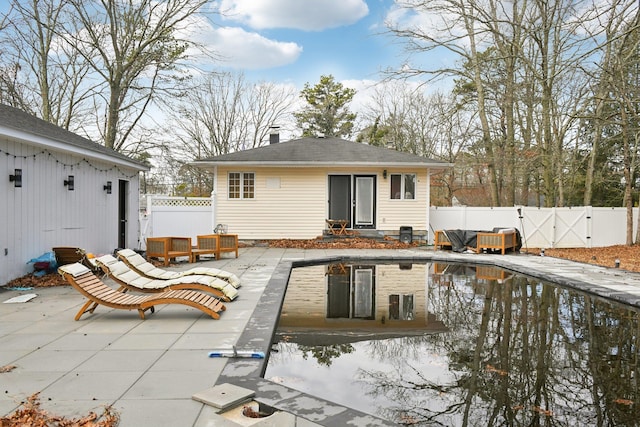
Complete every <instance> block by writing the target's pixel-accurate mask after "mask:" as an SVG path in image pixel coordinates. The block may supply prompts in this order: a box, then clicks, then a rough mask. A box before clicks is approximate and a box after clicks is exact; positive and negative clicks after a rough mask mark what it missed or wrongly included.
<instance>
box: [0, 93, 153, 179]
mask: <svg viewBox="0 0 640 427" xmlns="http://www.w3.org/2000/svg"><path fill="white" fill-rule="evenodd" d="M0 126H3V127H7V128H11V129H15V130H18V131H21V132H25V133H28V134H31V135H36V136H40V137H42V138H45V139H47V140H51V141H56V142H58V143H63V144H65V145H67V146H69V147H70V148H71V147H73V148H75V149H80V150H88V151H90V152H93V153H95V154H96V155H99V156H100V157H104V156H108V157H111V158H113V159H114V160H115V159H119V160H122V161H124V162H127V163H131V164H132V166H137V167H138V168H140V169H141V170H146V169H148V166H147V165H145V164H144V163H141V162H138V161H135V160H133V159H131V158H130V157H128V156H125V155H124V154H122V153H119V152H117V151H115V150H112V149H110V148H107V147H105V146H104V145H100V144H96V143H95V142H93V141H91V140H89V139H87V138H84V137H82V136H80V135H77V134H75V133H73V132H70V131H68V130H65V129H63V128H61V127H59V126H56V125H54V124H52V123H49V122H47V121H44V120H42V119H39V118H37V117H35V116H32V115H31V114H28V113H25V112H24V111H21V110H18V109H17V108H13V107H10V106H8V105H3V104H0ZM71 151H74V150H71Z"/></svg>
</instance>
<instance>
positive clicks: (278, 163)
mask: <svg viewBox="0 0 640 427" xmlns="http://www.w3.org/2000/svg"><path fill="white" fill-rule="evenodd" d="M190 164H191V165H193V166H197V167H202V168H213V167H216V166H218V167H220V166H230V167H234V166H242V167H247V166H251V167H287V168H307V167H332V166H341V167H389V168H390V167H417V168H424V169H448V168H451V167H453V164H451V163H422V162H340V161H322V162H292V161H208V160H196V161H194V162H191V163H190Z"/></svg>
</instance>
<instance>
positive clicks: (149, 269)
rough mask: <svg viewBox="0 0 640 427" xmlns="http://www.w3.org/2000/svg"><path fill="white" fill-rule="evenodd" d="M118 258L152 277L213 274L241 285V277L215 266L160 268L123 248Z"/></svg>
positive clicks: (236, 285)
mask: <svg viewBox="0 0 640 427" xmlns="http://www.w3.org/2000/svg"><path fill="white" fill-rule="evenodd" d="M116 255H117V257H118V259H119V260H120V261H122V262H124V263H125V264H127V265H128V266H129V267H130V268H131V269H132V270H134V271H137V272H138V273H139V274H141V275H142V276H146V277H149V278H151V279H161V280H170V279H178V278H180V277H185V276H193V275H198V276H213V277H217V278H219V279H222V280H225V281H227V282H229V284H231V286H233V287H234V288H239V287H240V279H239V278H238V276H236V275H235V274H233V273H230V272H228V271H225V270H220V269H219V268H214V267H193V268H190V269H188V270H182V271H172V270H164V269H162V268H158V267H156V266H155V265H153V264H152V263H150V262H149V261H147V260H146V259H144V257H143V256H142V255H140V254H138V253H136V251H133V250H131V249H121V250H119V251H118V252H117V253H116Z"/></svg>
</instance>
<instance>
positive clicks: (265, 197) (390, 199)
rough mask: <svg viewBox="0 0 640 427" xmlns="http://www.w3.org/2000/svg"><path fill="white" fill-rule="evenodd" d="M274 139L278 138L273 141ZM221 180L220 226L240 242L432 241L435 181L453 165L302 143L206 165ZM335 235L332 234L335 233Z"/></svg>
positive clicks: (339, 143)
mask: <svg viewBox="0 0 640 427" xmlns="http://www.w3.org/2000/svg"><path fill="white" fill-rule="evenodd" d="M272 137H273V135H272ZM193 164H194V165H196V166H198V167H200V168H203V169H206V170H209V171H211V172H212V174H213V176H214V190H213V216H214V223H216V224H224V225H226V226H227V230H228V232H229V233H233V234H238V236H239V238H240V239H246V240H259V239H287V238H288V239H309V238H315V237H318V236H319V235H322V234H326V233H327V231H333V232H334V233H336V232H340V230H341V228H342V227H343V226H344V231H346V232H347V233H348V234H352V235H353V234H359V235H364V236H368V237H374V236H386V235H391V236H395V237H398V236H399V233H400V229H401V228H402V227H405V229H409V230H411V233H412V235H413V236H416V238H417V237H420V238H422V239H424V238H425V237H426V235H427V230H428V224H429V205H430V202H429V199H430V179H431V175H432V174H433V173H435V172H438V171H442V170H443V169H445V168H449V167H450V166H451V164H449V163H446V162H442V161H438V160H433V159H429V158H426V157H422V156H417V155H414V154H411V153H406V152H400V151H397V150H393V149H388V148H383V147H377V146H372V145H368V144H363V143H357V142H353V141H348V140H344V139H340V138H311V137H309V138H301V139H294V140H290V141H286V142H279V141H278V139H277V137H276V138H272V141H271V144H269V145H267V146H263V147H259V148H254V149H249V150H245V151H239V152H235V153H229V154H224V155H220V156H216V157H212V158H209V159H203V160H199V161H196V162H194V163H193ZM329 228H331V229H332V230H329Z"/></svg>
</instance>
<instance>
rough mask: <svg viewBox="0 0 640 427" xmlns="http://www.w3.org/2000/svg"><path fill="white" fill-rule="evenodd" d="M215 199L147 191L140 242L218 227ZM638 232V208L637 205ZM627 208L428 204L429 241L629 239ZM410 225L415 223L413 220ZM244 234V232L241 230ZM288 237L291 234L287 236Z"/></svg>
mask: <svg viewBox="0 0 640 427" xmlns="http://www.w3.org/2000/svg"><path fill="white" fill-rule="evenodd" d="M211 207H212V200H211V198H208V197H188V198H185V197H166V196H147V197H146V210H145V211H144V212H142V213H141V214H140V230H141V236H140V242H141V244H142V245H143V246H142V248H141V249H145V247H144V242H145V240H146V238H147V237H152V236H187V237H191V238H192V239H193V240H195V239H196V236H197V235H199V234H211V233H213V231H214V229H215V227H216V225H217V224H214V216H213V212H212V208H211ZM633 213H634V220H633V225H634V232H633V233H634V234H633V235H634V236H635V234H636V229H637V220H638V208H634V211H633ZM626 215H627V213H626V209H625V208H594V207H591V206H583V207H571V208H536V207H528V206H521V207H509V208H505V207H500V208H490V207H468V206H455V207H432V208H430V209H429V229H430V230H429V231H430V232H429V243H430V244H432V243H433V234H434V231H435V230H450V229H461V230H491V229H492V228H494V227H514V228H517V229H518V230H520V234H521V235H522V241H523V246H525V247H530V248H590V247H601V246H612V245H621V244H624V243H626ZM408 225H410V224H408ZM239 237H240V239H241V240H242V236H239ZM283 238H286V236H283Z"/></svg>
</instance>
